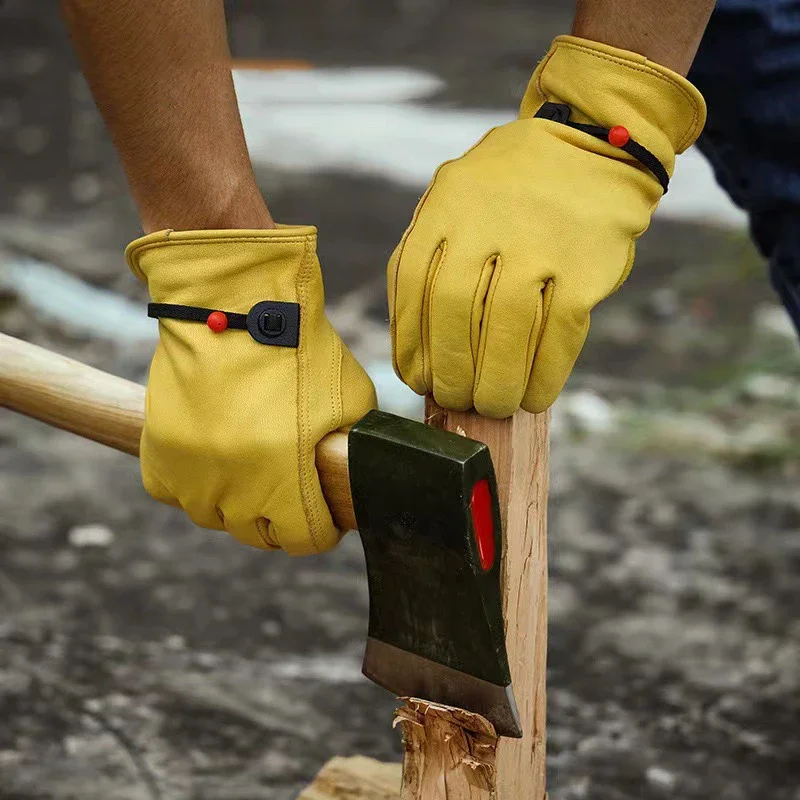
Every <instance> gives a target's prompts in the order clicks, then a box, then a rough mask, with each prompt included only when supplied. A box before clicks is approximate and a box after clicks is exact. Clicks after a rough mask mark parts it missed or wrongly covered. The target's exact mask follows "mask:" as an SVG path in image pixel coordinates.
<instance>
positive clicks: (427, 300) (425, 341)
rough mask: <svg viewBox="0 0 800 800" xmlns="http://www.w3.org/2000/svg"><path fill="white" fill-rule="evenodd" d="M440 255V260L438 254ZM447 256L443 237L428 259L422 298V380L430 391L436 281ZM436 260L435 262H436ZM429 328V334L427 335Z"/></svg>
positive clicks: (445, 241)
mask: <svg viewBox="0 0 800 800" xmlns="http://www.w3.org/2000/svg"><path fill="white" fill-rule="evenodd" d="M437 255H438V256H439V258H438V260H437V258H436V256H437ZM446 256H447V239H442V241H441V242H439V244H438V245H437V246H436V250H435V251H434V254H433V257H432V258H431V259H430V260H429V261H428V272H427V274H426V276H425V294H424V296H423V298H422V318H421V319H420V332H419V335H420V345H421V346H420V351H421V352H422V382H423V383H424V384H425V387H426V388H427V390H428V391H429V392H433V348H432V347H431V342H432V341H433V322H432V320H433V293H434V291H435V290H436V281H437V280H438V278H439V272H440V270H441V268H442V264H444V260H445V257H446ZM434 262H435V263H434ZM426 328H427V331H428V335H427V337H426V336H425V329H426Z"/></svg>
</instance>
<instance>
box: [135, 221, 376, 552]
mask: <svg viewBox="0 0 800 800" xmlns="http://www.w3.org/2000/svg"><path fill="white" fill-rule="evenodd" d="M316 235H317V232H316V229H315V228H313V227H310V226H308V227H288V226H286V227H283V226H282V227H279V228H278V229H276V230H262V231H239V230H226V231H162V232H159V233H153V234H151V235H149V236H145V237H143V238H141V239H138V240H136V241H134V242H132V243H131V244H130V245H129V246H128V249H127V251H126V257H127V260H128V264H129V265H130V267H131V269H132V270H133V271H134V273H135V274H136V275H137V276H138V277H139V278H141V279H142V280H143V281H145V282H146V283H147V285H148V287H149V290H150V294H151V296H152V298H153V300H154V302H155V303H158V304H170V306H172V307H171V308H167V309H164V308H159V307H158V306H151V315H154V314H155V313H159V314H160V315H161V316H160V324H159V331H160V342H159V344H158V347H157V349H156V353H155V356H154V358H153V362H152V364H151V366H150V379H149V382H148V386H147V405H146V413H145V425H144V432H143V434H142V441H141V469H142V478H143V480H144V485H145V488H146V489H147V491H148V492H149V493H150V494H151V495H152V496H153V497H155V498H156V499H158V500H162V501H163V502H166V503H170V504H171V505H178V506H180V507H182V508H183V509H184V511H185V512H186V513H187V514H188V515H189V516H190V517H191V519H192V520H193V521H194V522H195V523H197V524H198V525H200V526H202V527H204V528H215V529H218V530H227V531H229V532H230V533H231V534H233V535H234V536H235V537H236V538H237V539H239V540H240V541H242V542H244V543H246V544H250V545H254V546H256V547H261V548H266V549H277V548H282V549H284V550H286V551H287V552H288V553H290V554H293V555H302V554H306V553H318V552H321V551H323V550H328V549H330V548H331V547H333V546H334V545H335V544H336V543H337V542H338V541H339V538H340V533H339V532H338V531H337V530H336V527H335V526H334V524H333V521H332V519H331V515H330V512H329V511H328V507H327V505H326V504H325V500H324V498H323V496H322V489H321V487H320V483H319V478H318V475H317V471H316V467H315V464H314V447H315V445H316V444H317V442H319V441H320V439H322V438H323V437H324V436H325V435H326V434H328V433H330V432H331V431H334V430H336V429H338V428H340V427H346V426H349V425H352V424H353V423H354V422H356V421H357V420H358V419H360V418H361V417H362V416H363V415H364V414H365V413H366V412H367V411H368V410H369V409H370V408H374V407H375V402H376V401H375V392H374V389H373V386H372V383H371V381H370V379H369V378H368V377H367V375H366V373H365V372H364V370H363V369H362V368H361V366H360V365H359V364H358V362H357V361H356V360H355V358H354V357H353V356H352V354H351V353H350V352H349V350H348V349H347V348H346V347H345V346H344V344H343V343H342V341H341V339H340V338H339V336H338V335H337V334H336V332H335V331H334V329H333V328H332V327H331V324H330V323H329V322H328V320H327V318H326V317H325V314H324V299H323V288H322V275H321V272H320V266H319V261H318V260H317V255H316ZM262 301H278V302H279V303H284V304H292V305H285V306H273V311H271V312H270V311H269V310H268V309H267V310H266V316H264V314H265V312H264V310H260V309H263V307H260V309H256V311H255V312H253V313H251V314H250V315H249V317H248V319H247V324H249V325H250V326H251V327H252V328H253V331H254V335H253V334H251V333H250V332H248V330H237V329H235V325H236V324H240V323H243V322H244V318H243V317H237V314H241V315H245V314H248V312H250V311H251V309H252V308H253V307H254V306H256V305H257V304H259V303H260V302H262ZM294 304H297V305H294ZM175 305H178V306H183V307H186V306H189V307H193V308H194V307H199V308H200V309H214V310H219V311H222V312H228V313H227V314H226V316H225V317H224V318H223V317H222V316H220V315H219V314H217V315H215V316H214V317H213V318H212V319H211V320H209V322H208V324H205V322H204V320H205V319H206V317H207V316H208V314H207V311H205V312H202V313H201V312H197V318H196V321H187V320H186V319H176V318H174V317H175V316H176V315H178V316H180V314H185V313H187V312H185V311H184V312H181V311H180V310H176V309H175V308H174V306H175ZM276 308H277V309H278V310H277V312H276V310H275V309H276ZM298 312H299V319H298ZM188 313H192V312H188ZM226 322H228V327H227V329H225V330H220V329H221V328H223V327H224V326H225V323H226ZM212 325H214V327H216V329H217V330H218V331H219V332H215V331H214V330H213V329H212ZM256 336H258V337H259V338H260V340H261V341H257V340H256V338H255V337H256ZM276 338H277V339H278V340H279V341H280V342H281V343H282V344H284V345H286V346H278V345H276V344H272V343H262V342H273V341H275V340H276ZM293 340H296V346H292V345H293V344H294V341H293Z"/></svg>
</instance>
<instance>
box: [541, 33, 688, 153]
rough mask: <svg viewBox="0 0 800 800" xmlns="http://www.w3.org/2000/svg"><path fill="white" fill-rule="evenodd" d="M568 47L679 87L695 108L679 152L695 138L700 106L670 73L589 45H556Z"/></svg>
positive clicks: (567, 43)
mask: <svg viewBox="0 0 800 800" xmlns="http://www.w3.org/2000/svg"><path fill="white" fill-rule="evenodd" d="M561 47H564V48H567V49H569V50H577V51H578V52H582V53H585V54H586V55H589V56H592V57H593V58H599V59H602V60H603V61H610V62H612V63H613V64H618V65H619V66H621V67H626V68H627V69H632V70H635V71H636V72H643V73H645V74H646V75H652V76H653V77H655V78H658V79H659V80H661V81H664V82H665V83H666V84H667V85H668V86H671V87H672V88H674V89H677V90H678V92H680V94H681V95H682V96H683V97H684V98H685V99H686V100H687V101H688V103H689V105H690V106H691V108H692V110H693V115H692V124H691V126H690V129H689V130H687V131H686V133H684V135H683V138H682V139H681V140H680V143H679V144H678V146H677V147H676V148H675V149H676V150H677V151H678V152H681V151H682V149H683V148H684V147H686V146H687V145H688V144H689V143H690V142H691V141H692V140H693V138H694V131H695V129H696V128H697V120H698V117H699V116H700V107H699V106H698V105H697V103H696V102H695V98H694V97H692V95H691V94H690V93H689V91H688V90H687V89H686V87H684V86H681V84H679V83H678V82H677V81H675V80H674V79H673V78H671V77H670V76H669V75H665V74H664V73H663V72H661V71H660V70H657V69H654V68H653V67H648V66H647V65H646V64H635V63H633V62H631V61H627V60H625V59H623V58H620V57H619V56H612V55H610V54H608V53H598V52H597V51H596V50H592V49H591V48H589V47H583V46H581V45H578V44H574V43H572V42H559V43H558V44H557V45H556V48H554V49H558V48H561Z"/></svg>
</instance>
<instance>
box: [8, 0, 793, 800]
mask: <svg viewBox="0 0 800 800" xmlns="http://www.w3.org/2000/svg"><path fill="white" fill-rule="evenodd" d="M229 5H230V14H231V29H232V39H233V45H234V50H235V52H236V54H237V55H238V56H241V57H253V56H261V57H270V58H277V57H292V58H304V59H307V60H311V61H313V62H314V63H318V64H333V65H335V64H351V63H354V62H355V63H364V64H406V65H412V66H418V67H422V68H425V69H430V70H431V71H434V72H436V73H437V74H440V75H442V76H443V77H445V78H446V79H447V80H448V83H449V88H448V90H447V92H446V93H445V95H444V96H443V97H441V98H440V99H438V100H437V102H442V103H452V104H455V105H483V106H489V107H492V106H496V107H498V108H501V107H507V106H508V105H509V104H510V103H512V102H513V100H514V98H515V97H516V96H518V95H519V92H520V90H521V87H522V85H523V84H524V81H525V79H526V77H527V74H528V73H529V71H530V69H531V67H532V65H533V62H534V61H535V58H536V56H537V55H538V54H539V53H540V52H541V51H542V50H543V48H544V47H545V46H546V43H547V42H548V41H549V39H550V37H551V36H552V35H553V34H554V33H556V32H559V31H561V30H564V29H565V28H566V26H567V24H568V18H569V13H568V12H569V9H568V7H567V4H565V3H552V4H546V3H538V4H536V3H531V2H527V0H526V2H524V3H523V2H521V1H520V2H508V3H504V4H502V7H501V5H500V4H495V3H490V2H488V0H484V1H483V2H478V0H471V1H470V2H466V0H462V1H461V2H460V3H459V4H456V3H453V2H445V0H442V1H441V2H433V0H428V1H427V2H426V1H425V0H404V2H399V0H398V2H395V3H391V4H385V5H384V4H381V6H380V7H378V5H376V4H374V3H370V2H367V0H350V1H348V0H336V2H334V0H316V1H315V2H314V3H313V4H309V5H313V8H314V10H315V14H309V13H308V10H307V9H305V10H302V17H303V25H302V26H301V25H300V23H299V22H298V20H297V19H295V18H294V17H293V16H292V15H293V13H294V12H292V11H291V10H289V9H288V8H287V6H286V4H277V3H263V4H255V3H247V2H244V0H242V1H241V2H237V3H231V4H229ZM456 7H458V12H457V13H456V11H455V9H456ZM297 13H300V12H297ZM443 31H446V32H447V33H446V35H445V34H443ZM354 53H357V55H354ZM487 64H488V65H490V66H491V69H487V68H486V65H487ZM0 81H1V82H2V84H1V88H0V186H2V187H3V191H2V192H1V193H0V264H2V263H3V262H4V261H6V260H8V259H9V258H11V257H13V256H14V255H18V254H20V253H22V254H25V255H30V256H34V257H37V258H41V259H46V260H49V261H52V262H53V263H56V264H57V265H58V266H59V267H61V268H62V269H64V270H65V271H67V272H70V273H72V274H74V275H77V276H79V277H81V278H82V279H83V280H85V281H87V282H88V283H90V284H92V285H95V286H100V287H104V288H108V289H112V290H114V291H116V292H119V293H120V294H123V295H125V296H127V297H130V298H132V299H135V300H140V301H143V300H144V296H143V295H142V290H141V288H140V287H139V286H138V285H137V284H136V282H135V281H134V280H133V279H132V278H131V277H130V276H129V275H128V274H127V273H126V272H125V270H124V268H123V265H122V258H121V248H122V247H123V246H124V244H125V243H126V242H127V241H128V240H129V239H130V238H132V237H134V236H135V235H137V223H136V218H135V215H134V212H133V208H132V206H131V203H130V201H129V199H128V198H127V195H126V193H125V189H124V182H123V180H122V177H121V174H120V170H119V168H118V165H117V163H116V161H115V158H114V155H113V152H112V150H111V148H110V145H109V143H108V142H107V140H106V138H105V136H104V134H103V130H102V126H101V124H100V123H99V120H98V118H97V113H96V111H95V110H94V107H93V104H92V102H91V98H90V97H89V96H88V94H87V92H86V89H85V85H84V84H83V82H82V80H81V79H80V77H79V75H78V74H77V72H76V67H75V64H74V60H73V57H72V55H71V53H70V50H69V45H68V43H67V41H66V38H65V34H64V31H63V29H62V27H61V25H60V21H59V20H58V17H57V14H56V10H55V3H54V2H51V1H50V0H40V2H39V3H37V4H30V3H27V2H24V0H6V3H5V5H4V6H3V10H0ZM261 179H262V182H263V184H264V189H265V191H267V193H268V196H269V198H270V201H271V204H272V206H273V208H274V209H275V213H276V215H277V216H278V218H280V219H284V220H286V221H306V220H314V221H315V222H316V223H317V224H318V225H319V227H320V230H321V233H322V238H321V252H322V256H323V262H324V263H325V264H326V270H327V272H326V277H327V283H328V290H329V299H330V300H331V303H332V305H333V307H334V308H335V309H337V324H339V325H340V327H342V328H343V329H345V331H346V332H347V336H348V338H349V339H350V340H351V342H352V343H353V344H354V346H355V348H356V349H357V350H358V351H359V352H362V353H363V352H364V350H365V348H367V349H368V347H369V343H368V342H366V341H365V339H366V338H368V337H367V336H366V335H364V334H363V331H369V332H373V331H375V330H380V325H381V324H382V321H383V318H384V314H385V312H384V308H383V299H382V291H383V290H382V285H381V272H382V265H383V263H384V262H385V258H386V255H387V253H388V252H389V250H390V249H391V247H392V245H393V243H394V240H395V238H396V237H397V235H398V234H399V232H400V231H401V230H402V228H403V226H404V224H405V222H406V220H407V218H408V215H409V213H410V211H411V209H412V207H413V204H414V200H415V197H414V193H413V192H411V191H406V190H400V189H397V188H396V187H394V186H392V185H389V184H388V183H383V182H381V181H378V180H366V179H365V180H361V179H356V178H352V177H350V178H348V177H343V176H337V175H320V176H311V177H308V176H306V177H303V178H302V179H300V178H297V177H295V178H287V177H285V176H283V177H281V176H274V175H269V174H265V175H262V176H261ZM774 304H775V300H774V298H773V297H772V295H771V293H770V291H769V288H768V287H767V285H766V282H765V279H764V276H763V268H762V265H761V264H760V262H759V259H758V258H757V256H756V255H755V253H754V252H753V250H752V247H751V246H750V244H749V242H748V241H747V239H746V238H745V236H744V235H743V234H739V233H731V232H729V231H721V230H715V229H712V228H705V227H703V226H700V225H679V224H677V223H668V222H663V221H662V222H660V223H658V224H656V225H655V226H654V229H653V230H652V231H651V232H650V233H649V234H648V236H647V237H646V238H645V240H644V241H643V243H642V246H641V249H640V257H639V260H638V262H637V268H636V269H635V270H634V274H633V277H632V279H631V281H630V282H629V285H628V286H627V287H626V289H625V290H624V291H622V292H620V293H618V294H617V295H615V296H614V297H613V298H612V299H611V300H609V301H608V302H607V303H606V304H604V306H603V308H602V310H601V312H600V313H598V314H597V315H596V319H595V323H594V328H593V334H592V336H591V337H590V339H591V341H590V344H589V346H588V347H587V350H586V352H585V354H584V357H583V358H582V360H581V363H580V365H579V367H578V369H577V370H576V374H575V375H574V377H573V379H572V380H571V382H570V385H569V387H568V392H567V394H566V395H565V397H564V398H563V399H562V400H561V401H559V404H558V405H557V408H556V413H555V420H554V426H553V443H552V452H553V478H552V494H551V508H550V513H551V527H550V548H551V566H552V581H551V641H550V651H549V685H550V693H549V704H550V722H549V752H550V759H549V779H550V787H551V797H552V798H553V800H578V799H579V798H591V799H592V800H658V799H659V798H664V797H672V796H674V797H678V796H680V797H682V798H685V800H701V798H702V799H703V800H706V799H707V798H719V799H720V800H739V799H740V798H741V799H742V800H745V798H751V797H754V796H765V797H770V798H771V800H800V740H799V737H798V733H797V729H798V725H797V720H798V716H800V699H798V698H800V692H799V691H798V690H799V689H800V658H798V655H799V653H798V650H799V649H800V624H798V623H797V622H796V614H795V608H796V605H797V597H798V590H799V589H800V578H799V576H800V535H799V534H800V492H798V491H797V484H798V479H799V476H800V444H798V443H800V358H798V353H797V347H796V344H795V343H794V341H793V340H792V339H791V337H790V336H787V334H786V330H785V328H786V326H785V321H784V318H783V316H782V314H781V312H780V311H779V310H778V309H777V308H776V307H775V305H774ZM0 328H2V330H3V331H4V332H7V333H12V334H14V335H17V336H21V337H23V338H26V339H29V340H32V341H36V342H38V343H40V344H43V345H45V346H48V347H51V348H53V349H56V350H58V351H60V352H64V353H67V354H69V355H72V356H73V357H77V358H80V359H82V360H84V361H87V362H89V363H92V364H94V365H96V366H99V367H102V368H103V369H107V370H109V371H112V372H115V373H117V374H122V375H125V376H127V377H131V378H134V379H137V380H143V379H144V376H145V372H146V366H147V361H148V359H149V355H150V352H149V347H148V346H146V345H131V346H127V345H126V346H124V347H122V346H115V345H114V344H113V343H110V342H107V341H103V340H100V339H94V338H90V337H86V336H83V335H80V334H78V333H77V332H76V331H75V330H73V329H69V328H65V327H63V326H62V325H60V324H58V323H54V322H52V321H51V320H48V319H47V318H46V317H44V316H42V315H40V314H38V313H37V312H36V311H35V310H34V309H32V308H31V307H29V306H28V305H26V304H25V303H24V302H23V301H22V300H20V298H19V297H18V296H17V295H16V294H15V293H14V291H13V290H9V289H6V290H4V294H3V295H2V297H0ZM369 336H373V334H372V333H370V334H369ZM374 336H377V337H378V338H380V336H384V337H385V334H379V333H376V334H374ZM381 341H383V340H381ZM0 510H1V511H0V798H2V799H3V800H50V799H51V798H52V799H53V800H107V799H108V798H112V797H113V798H115V799H116V798H119V800H128V799H130V800H152V798H163V800H261V799H263V800H290V798H294V797H296V795H297V793H298V792H299V791H300V789H301V788H302V787H303V786H304V785H305V784H306V783H308V782H309V781H310V780H311V778H312V777H313V775H314V773H315V771H316V770H317V769H318V768H319V767H320V766H321V764H322V763H323V762H324V761H325V760H326V759H327V758H328V757H330V756H332V755H334V754H343V755H347V754H353V753H363V754H366V755H371V756H375V757H378V758H382V759H394V758H397V757H398V756H399V747H398V742H397V740H396V736H395V734H394V733H393V732H392V731H391V730H390V725H389V720H390V719H391V713H392V709H393V699H392V698H391V697H390V696H387V694H386V693H385V692H383V691H382V690H380V689H378V688H377V687H375V686H373V685H372V684H370V683H368V682H367V681H364V680H361V679H360V677H359V661H360V656H361V650H362V647H363V640H364V632H365V626H366V611H367V599H366V587H365V581H364V568H363V558H362V555H361V551H360V546H359V544H358V541H357V538H356V537H353V536H351V537H348V538H347V539H346V540H345V542H344V544H343V545H342V546H341V547H340V548H338V549H337V550H336V551H335V552H333V553H331V554H329V555H327V556H325V557H320V558H307V559H301V560H292V559H289V558H286V557H283V556H282V555H276V554H264V553H258V552H254V551H251V550H245V549H244V548H242V547H240V546H238V545H237V544H236V543H235V542H233V541H232V540H230V539H228V538H227V537H226V536H225V535H218V534H213V533H207V532H203V531H200V530H198V529H196V528H194V527H192V526H191V525H190V524H189V523H187V522H186V521H185V520H184V519H183V518H182V517H181V516H180V515H178V514H177V513H176V512H175V511H174V510H173V509H170V508H167V507H162V506H160V505H158V504H156V503H155V502H153V501H151V500H150V499H149V498H148V497H147V496H146V495H145V494H144V492H143V490H142V489H141V488H140V485H139V478H138V471H137V465H136V463H135V462H134V461H133V460H132V459H130V458H128V457H126V456H122V455H119V454H116V453H112V452H108V451H105V450H104V449H102V448H100V447H99V446H96V445H93V444H91V443H88V442H83V441H81V440H78V439H77V438H75V437H72V436H70V435H68V434H64V433H61V432H57V431H53V430H50V429H48V428H46V427H45V426H43V425H41V424H39V423H36V422H33V421H30V420H27V419H23V418H20V417H17V416H15V415H13V414H11V413H9V412H3V413H2V414H1V415H0Z"/></svg>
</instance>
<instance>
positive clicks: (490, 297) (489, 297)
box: [472, 254, 503, 393]
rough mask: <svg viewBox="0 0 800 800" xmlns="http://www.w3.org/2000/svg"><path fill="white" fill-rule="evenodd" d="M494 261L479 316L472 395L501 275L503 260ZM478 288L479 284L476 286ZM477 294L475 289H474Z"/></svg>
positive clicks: (475, 389)
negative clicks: (478, 335) (479, 329)
mask: <svg viewBox="0 0 800 800" xmlns="http://www.w3.org/2000/svg"><path fill="white" fill-rule="evenodd" d="M494 258H495V260H494V269H493V270H492V277H491V280H490V281H489V289H488V291H487V292H486V299H485V300H484V304H483V314H482V315H481V337H480V340H479V342H478V363H477V364H476V365H475V382H474V384H473V387H472V391H473V393H477V391H478V385H479V384H480V382H481V375H482V374H483V359H484V356H485V355H486V340H487V339H488V338H489V332H488V327H489V325H488V322H489V316H490V315H491V312H492V303H493V302H494V296H495V293H496V292H497V284H498V283H500V276H501V275H502V274H503V259H502V258H501V257H500V255H499V254H498V255H496V256H495V257H494ZM478 286H480V283H479V284H478ZM476 292H477V287H476ZM484 319H485V320H486V323H487V324H486V328H487V330H484V326H483V320H484Z"/></svg>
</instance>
